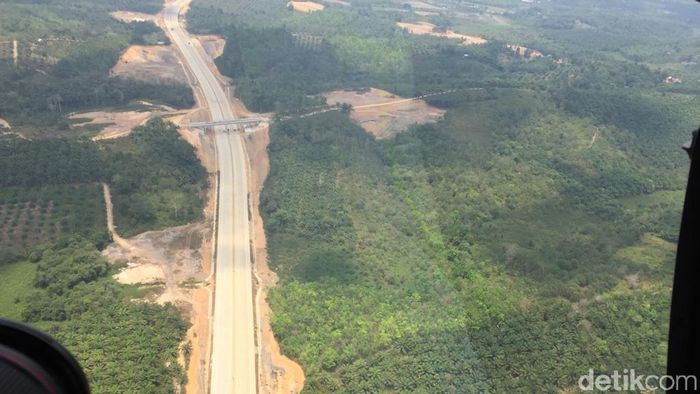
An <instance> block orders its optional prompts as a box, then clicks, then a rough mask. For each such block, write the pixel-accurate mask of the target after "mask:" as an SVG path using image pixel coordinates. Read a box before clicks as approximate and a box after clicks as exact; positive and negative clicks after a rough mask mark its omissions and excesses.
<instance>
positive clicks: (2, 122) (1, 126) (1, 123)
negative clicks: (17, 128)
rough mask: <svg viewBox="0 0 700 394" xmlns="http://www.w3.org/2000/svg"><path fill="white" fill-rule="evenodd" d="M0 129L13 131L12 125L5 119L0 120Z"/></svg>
mask: <svg viewBox="0 0 700 394" xmlns="http://www.w3.org/2000/svg"><path fill="white" fill-rule="evenodd" d="M0 129H8V130H10V129H12V127H11V126H10V123H9V122H8V121H6V120H5V119H3V118H0Z"/></svg>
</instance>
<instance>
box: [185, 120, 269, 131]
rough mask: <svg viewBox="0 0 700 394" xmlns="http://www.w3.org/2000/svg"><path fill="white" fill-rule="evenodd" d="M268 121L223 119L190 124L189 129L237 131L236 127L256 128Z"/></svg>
mask: <svg viewBox="0 0 700 394" xmlns="http://www.w3.org/2000/svg"><path fill="white" fill-rule="evenodd" d="M269 122H270V119H269V118H264V117H250V118H238V119H224V120H216V121H211V122H192V123H190V124H189V125H187V126H189V127H191V128H193V129H202V130H208V129H211V128H213V127H216V126H233V129H237V128H238V127H243V128H244V130H245V128H246V127H250V126H253V127H254V126H257V125H259V124H261V123H269ZM226 131H231V128H229V127H227V128H226Z"/></svg>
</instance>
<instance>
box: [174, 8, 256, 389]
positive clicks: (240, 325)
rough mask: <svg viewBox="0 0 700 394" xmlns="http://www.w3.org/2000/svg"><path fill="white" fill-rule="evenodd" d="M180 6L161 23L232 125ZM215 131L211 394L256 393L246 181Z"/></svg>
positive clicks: (228, 141)
mask: <svg viewBox="0 0 700 394" xmlns="http://www.w3.org/2000/svg"><path fill="white" fill-rule="evenodd" d="M182 6H183V1H182V0H179V1H176V2H174V3H172V4H170V5H168V6H167V7H166V8H165V10H164V22H165V26H166V28H167V30H168V31H169V32H170V35H171V37H172V41H173V43H174V44H175V45H177V47H178V48H179V49H180V51H181V52H182V55H183V57H184V60H185V63H186V66H187V67H189V69H190V70H191V71H192V74H193V75H194V77H195V78H196V80H197V82H198V84H199V86H200V87H201V89H202V92H203V93H204V96H205V99H206V102H207V105H208V107H209V110H210V111H211V120H213V121H219V120H227V119H235V117H234V114H233V111H232V110H231V104H230V102H229V100H228V96H226V94H225V93H224V91H223V89H222V88H221V86H220V85H219V82H218V81H217V79H216V78H215V77H214V75H213V74H212V72H211V70H210V69H209V68H208V67H207V64H206V61H205V60H204V56H205V55H204V54H203V53H202V52H201V51H200V50H198V49H197V48H196V47H195V46H193V45H192V44H191V39H190V37H189V35H188V33H187V31H185V30H184V29H183V28H182V27H181V26H180V23H179V21H178V15H179V13H180V9H181V8H182ZM225 130H226V126H217V127H216V129H215V131H216V148H217V160H218V164H219V172H220V177H219V211H218V230H217V242H216V268H215V269H216V276H215V278H216V291H215V293H214V324H213V330H212V333H213V334H212V335H213V338H212V356H211V386H210V387H211V393H214V394H218V393H222V394H230V393H255V392H256V389H257V375H256V370H255V356H256V355H255V351H256V348H255V331H254V318H253V284H252V267H251V260H250V247H249V232H248V230H249V227H248V179H247V174H246V165H245V163H246V161H245V160H246V158H245V153H244V151H243V146H242V141H241V137H240V136H239V135H238V134H230V133H226V132H225Z"/></svg>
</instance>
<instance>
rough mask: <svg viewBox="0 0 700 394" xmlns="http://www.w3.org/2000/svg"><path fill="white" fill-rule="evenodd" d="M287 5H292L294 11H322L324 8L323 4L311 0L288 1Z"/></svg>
mask: <svg viewBox="0 0 700 394" xmlns="http://www.w3.org/2000/svg"><path fill="white" fill-rule="evenodd" d="M287 7H292V9H294V11H299V12H315V11H322V10H323V9H324V8H326V6H325V5H323V4H319V3H314V2H313V1H290V2H289V3H287Z"/></svg>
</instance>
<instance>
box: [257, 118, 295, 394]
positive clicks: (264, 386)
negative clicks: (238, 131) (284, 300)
mask: <svg viewBox="0 0 700 394" xmlns="http://www.w3.org/2000/svg"><path fill="white" fill-rule="evenodd" d="M244 142H245V149H246V151H247V156H248V158H249V171H248V173H249V175H250V190H251V202H250V204H251V206H250V208H251V213H252V218H253V219H252V222H253V223H252V234H251V235H252V240H253V244H254V245H255V251H254V255H253V256H254V258H255V261H254V267H255V276H256V278H257V280H258V286H257V291H256V298H255V302H256V304H257V308H256V312H257V314H258V316H257V318H258V322H257V323H258V324H257V326H258V327H257V330H258V333H257V336H258V341H259V344H260V346H261V348H260V352H259V356H258V357H259V381H260V382H259V384H260V386H259V387H260V390H261V392H264V393H276V394H289V393H299V392H301V390H302V388H303V387H304V371H303V370H302V368H301V366H299V364H297V363H296V362H294V361H293V360H291V359H289V358H288V357H286V356H284V355H283V354H282V353H281V351H280V347H279V344H278V343H277V340H276V339H275V335H274V333H273V332H272V327H271V326H270V313H271V310H270V306H269V305H268V304H267V291H268V289H269V288H271V287H273V286H275V285H276V284H277V275H276V274H275V273H274V272H273V271H272V270H270V267H269V266H268V264H267V249H266V242H265V230H264V228H263V221H262V217H261V216H260V211H259V209H258V208H259V204H260V192H261V191H262V187H263V184H264V182H265V178H267V174H268V173H269V171H270V162H269V158H268V156H267V145H268V144H269V142H270V137H269V129H268V128H267V127H263V128H261V129H260V130H258V131H256V132H255V133H250V134H247V135H245V137H244Z"/></svg>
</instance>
